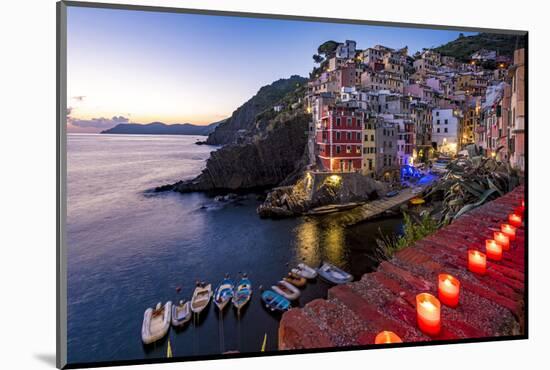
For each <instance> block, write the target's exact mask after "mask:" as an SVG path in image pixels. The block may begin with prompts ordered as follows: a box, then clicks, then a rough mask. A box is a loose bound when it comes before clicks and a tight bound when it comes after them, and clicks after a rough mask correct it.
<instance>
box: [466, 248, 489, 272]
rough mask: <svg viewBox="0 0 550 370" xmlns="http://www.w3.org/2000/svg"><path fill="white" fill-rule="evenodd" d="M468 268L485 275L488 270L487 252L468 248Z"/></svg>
mask: <svg viewBox="0 0 550 370" xmlns="http://www.w3.org/2000/svg"><path fill="white" fill-rule="evenodd" d="M468 270H470V271H471V272H474V273H476V274H479V275H485V272H486V271H487V258H486V256H485V254H483V253H481V252H480V251H476V250H473V249H470V250H468Z"/></svg>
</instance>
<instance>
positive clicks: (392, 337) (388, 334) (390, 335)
mask: <svg viewBox="0 0 550 370" xmlns="http://www.w3.org/2000/svg"><path fill="white" fill-rule="evenodd" d="M386 343H403V341H402V340H401V338H399V335H397V334H395V333H394V332H393V331H387V330H384V331H381V332H380V333H378V335H377V336H376V338H374V344H386Z"/></svg>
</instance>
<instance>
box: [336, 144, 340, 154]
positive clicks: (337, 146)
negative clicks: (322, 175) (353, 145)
mask: <svg viewBox="0 0 550 370" xmlns="http://www.w3.org/2000/svg"><path fill="white" fill-rule="evenodd" d="M336 154H340V145H336Z"/></svg>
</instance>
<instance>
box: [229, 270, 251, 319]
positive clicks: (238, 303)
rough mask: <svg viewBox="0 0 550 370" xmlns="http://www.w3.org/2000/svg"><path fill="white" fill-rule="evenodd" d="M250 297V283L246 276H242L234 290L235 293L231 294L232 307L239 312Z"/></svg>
mask: <svg viewBox="0 0 550 370" xmlns="http://www.w3.org/2000/svg"><path fill="white" fill-rule="evenodd" d="M251 296H252V282H251V281H250V279H249V278H248V276H247V275H246V274H243V276H242V278H241V280H239V283H238V284H237V287H236V288H235V293H234V294H233V298H232V301H233V306H235V308H236V309H237V311H240V310H241V308H242V307H244V306H245V305H246V304H247V303H248V302H249V301H250V297H251Z"/></svg>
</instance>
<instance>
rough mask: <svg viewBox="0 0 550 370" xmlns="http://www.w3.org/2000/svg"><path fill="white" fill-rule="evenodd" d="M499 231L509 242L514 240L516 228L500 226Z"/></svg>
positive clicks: (505, 225) (506, 225)
mask: <svg viewBox="0 0 550 370" xmlns="http://www.w3.org/2000/svg"><path fill="white" fill-rule="evenodd" d="M500 231H502V232H503V233H504V235H506V236H507V237H508V239H510V241H514V240H516V228H515V227H513V226H512V225H508V224H502V225H500Z"/></svg>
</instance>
